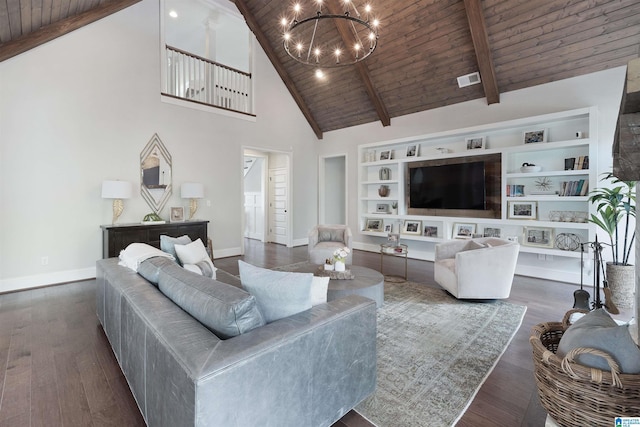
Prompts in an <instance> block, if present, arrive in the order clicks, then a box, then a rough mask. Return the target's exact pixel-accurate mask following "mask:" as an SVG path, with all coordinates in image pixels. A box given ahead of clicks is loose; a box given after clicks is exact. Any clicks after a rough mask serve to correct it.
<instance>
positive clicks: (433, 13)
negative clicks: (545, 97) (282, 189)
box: [0, 0, 640, 138]
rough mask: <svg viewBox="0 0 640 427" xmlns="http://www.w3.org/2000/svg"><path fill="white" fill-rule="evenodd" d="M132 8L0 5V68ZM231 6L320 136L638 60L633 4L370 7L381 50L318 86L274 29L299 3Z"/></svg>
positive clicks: (548, 1) (51, 0)
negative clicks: (462, 82) (465, 78)
mask: <svg viewBox="0 0 640 427" xmlns="http://www.w3.org/2000/svg"><path fill="white" fill-rule="evenodd" d="M137 1H139V0H0V61H2V60H4V59H6V58H8V57H11V56H13V55H15V54H18V53H21V52H23V51H25V50H26V49H29V48H31V47H34V46H37V45H38V44H41V43H43V42H46V41H48V40H50V39H52V38H54V37H56V36H58V35H60V34H63V33H64V32H68V31H70V30H73V29H75V28H78V27H79V26H82V25H85V24H87V23H89V22H93V21H94V20H96V19H100V18H101V17H103V16H106V15H108V14H110V13H113V12H116V11H118V10H120V9H122V8H124V7H127V6H129V5H131V4H134V3H136V2H137ZM231 1H233V2H234V3H235V4H236V6H237V7H238V9H239V10H240V12H241V13H242V14H243V15H244V17H245V20H246V21H247V24H248V25H249V27H250V28H251V30H252V31H253V32H254V34H255V35H256V38H257V39H258V41H259V43H260V44H261V46H262V47H263V49H264V50H265V52H266V53H267V55H268V56H269V59H270V60H271V62H272V63H273V65H274V67H275V69H276V71H277V72H278V73H279V75H280V77H281V78H282V80H283V81H284V82H285V84H286V85H287V87H288V88H289V91H290V92H291V94H292V96H293V98H294V99H295V101H296V102H297V103H298V106H299V107H300V109H301V111H302V112H303V114H304V115H305V117H306V119H307V121H308V122H309V124H310V126H311V127H312V128H313V130H314V132H315V133H316V135H317V136H318V138H322V134H323V132H327V131H331V130H335V129H341V128H345V127H349V126H354V125H358V124H363V123H370V122H375V121H379V122H380V123H381V124H382V125H383V126H387V125H393V120H392V119H393V118H394V117H398V116H402V115H405V114H410V113H415V112H418V111H424V110H428V109H432V108H437V107H442V106H445V105H450V104H455V103H458V102H463V101H468V100H472V99H477V98H486V99H487V102H488V103H495V102H499V101H500V94H501V93H505V92H509V91H512V90H516V89H521V88H525V87H530V86H535V85H539V84H542V83H548V82H552V81H556V80H561V79H566V78H569V77H574V76H578V75H582V74H587V73H592V72H595V71H600V70H604V69H607V68H613V67H618V66H621V65H625V64H627V62H629V61H630V60H632V59H634V58H637V57H638V56H639V54H640V2H639V1H638V0H544V1H535V0H371V3H372V5H373V7H374V12H375V14H376V16H377V17H378V18H379V19H380V21H381V26H380V38H379V42H378V47H377V49H376V50H375V52H374V53H373V54H372V55H371V56H370V57H369V58H368V59H366V60H365V61H363V62H361V63H358V64H357V65H351V66H344V67H340V68H332V69H328V70H325V78H324V79H323V80H318V79H317V78H316V77H315V75H314V71H315V70H314V69H313V67H310V66H307V65H302V64H299V63H298V62H296V61H295V60H293V59H291V58H289V57H288V56H287V54H286V52H285V51H284V48H283V46H282V34H281V26H280V23H279V21H280V18H281V17H282V16H283V14H284V13H285V9H287V8H288V7H290V2H291V1H292V0H284V1H283V0H231ZM304 1H309V2H310V1H311V0H304ZM327 1H328V2H338V1H339V0H325V2H327ZM330 7H331V6H330ZM333 7H339V6H337V3H335V6H333ZM475 71H479V72H480V73H481V76H482V84H478V85H473V86H469V87H466V88H462V89H460V88H458V85H457V81H456V77H458V76H461V75H465V74H469V73H472V72H475Z"/></svg>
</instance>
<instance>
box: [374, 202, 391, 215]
mask: <svg viewBox="0 0 640 427" xmlns="http://www.w3.org/2000/svg"><path fill="white" fill-rule="evenodd" d="M376 212H377V213H385V214H386V213H389V204H388V203H377V204H376Z"/></svg>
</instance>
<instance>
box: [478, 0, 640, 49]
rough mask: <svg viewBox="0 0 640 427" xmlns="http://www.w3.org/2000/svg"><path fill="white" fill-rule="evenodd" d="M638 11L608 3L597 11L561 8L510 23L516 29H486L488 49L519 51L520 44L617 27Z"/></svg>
mask: <svg viewBox="0 0 640 427" xmlns="http://www.w3.org/2000/svg"><path fill="white" fill-rule="evenodd" d="M638 12H639V9H638V7H637V3H636V4H634V5H632V6H627V7H624V8H621V7H619V4H618V3H616V4H615V6H614V5H613V4H611V3H608V4H605V5H602V7H600V8H598V9H584V7H579V6H574V7H572V8H571V9H570V10H567V9H563V10H560V11H557V12H555V13H553V14H550V15H547V16H544V17H540V18H538V19H532V20H529V21H525V22H520V23H516V22H512V21H511V20H509V21H510V22H512V24H513V25H514V26H515V27H517V28H514V27H507V28H505V29H504V30H499V29H498V28H494V27H491V26H489V28H490V29H491V32H492V37H491V39H492V43H491V47H492V49H493V52H494V53H497V52H500V51H502V50H503V49H506V50H507V51H510V50H511V51H513V50H516V49H518V48H519V45H520V44H521V43H523V42H524V43H526V42H536V41H538V39H549V38H550V37H554V36H555V37H557V38H562V35H561V34H562V33H566V32H569V33H575V31H576V29H579V31H581V32H582V31H585V30H586V29H588V28H592V27H596V26H606V27H609V26H614V27H617V26H618V24H617V23H616V22H617V21H619V20H621V19H625V20H626V19H633V16H634V15H637V14H638Z"/></svg>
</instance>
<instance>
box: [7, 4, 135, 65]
mask: <svg viewBox="0 0 640 427" xmlns="http://www.w3.org/2000/svg"><path fill="white" fill-rule="evenodd" d="M139 1H140V0H114V1H109V2H105V3H102V4H100V5H99V6H97V7H95V8H93V9H89V10H87V11H86V12H83V13H81V14H79V15H76V16H71V17H69V18H65V19H63V20H60V21H58V22H54V23H52V24H49V25H46V26H44V27H41V28H40V29H38V30H35V31H32V32H30V33H27V34H25V35H23V36H21V37H18V38H16V39H14V40H11V41H8V42H6V43H2V44H0V62H2V61H4V60H6V59H9V58H12V57H14V56H16V55H19V54H21V53H24V52H26V51H28V50H29V49H33V48H34V47H36V46H40V45H41V44H44V43H47V42H49V41H51V40H54V39H56V38H58V37H60V36H63V35H65V34H67V33H70V32H71V31H74V30H77V29H78V28H80V27H83V26H85V25H87V24H91V23H92V22H94V21H97V20H99V19H102V18H104V17H106V16H109V15H111V14H112V13H115V12H118V11H120V10H122V9H125V8H127V7H129V6H131V5H133V4H136V3H138V2H139Z"/></svg>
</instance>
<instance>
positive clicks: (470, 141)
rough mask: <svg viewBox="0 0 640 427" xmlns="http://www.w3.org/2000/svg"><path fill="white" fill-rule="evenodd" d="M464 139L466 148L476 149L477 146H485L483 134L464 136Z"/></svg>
mask: <svg viewBox="0 0 640 427" xmlns="http://www.w3.org/2000/svg"><path fill="white" fill-rule="evenodd" d="M465 141H466V143H467V150H477V149H479V148H485V146H484V142H485V137H484V136H472V137H470V138H465Z"/></svg>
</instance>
